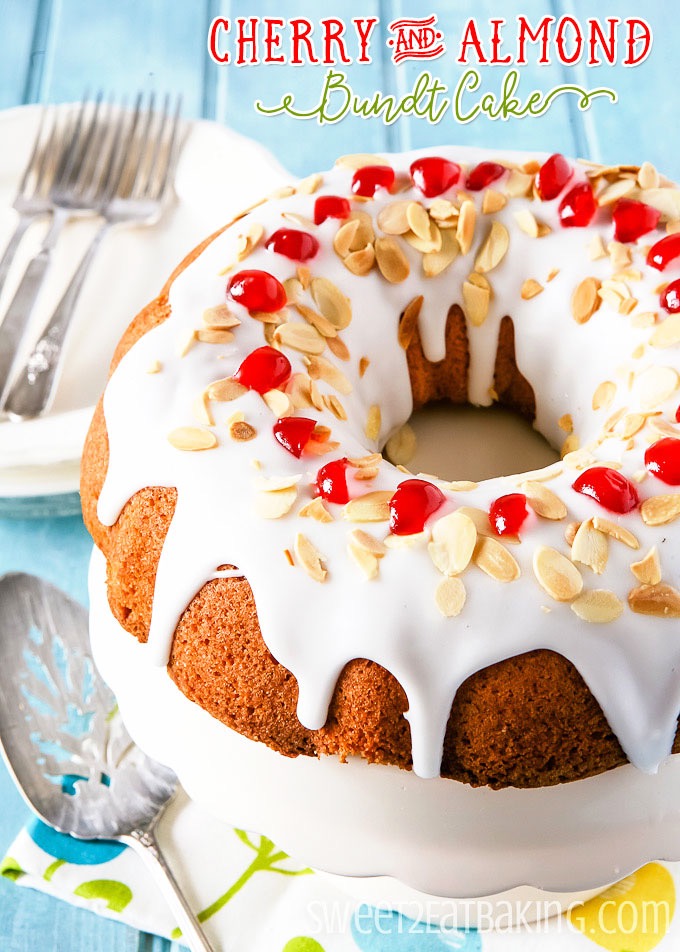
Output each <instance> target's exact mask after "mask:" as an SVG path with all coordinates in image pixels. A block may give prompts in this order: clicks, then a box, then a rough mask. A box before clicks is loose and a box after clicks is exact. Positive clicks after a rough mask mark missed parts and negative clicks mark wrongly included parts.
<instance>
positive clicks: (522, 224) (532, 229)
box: [515, 208, 538, 238]
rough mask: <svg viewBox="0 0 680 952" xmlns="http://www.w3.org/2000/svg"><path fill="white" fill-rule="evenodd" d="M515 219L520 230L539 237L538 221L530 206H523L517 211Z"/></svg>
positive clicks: (530, 235) (531, 236)
mask: <svg viewBox="0 0 680 952" xmlns="http://www.w3.org/2000/svg"><path fill="white" fill-rule="evenodd" d="M515 221H516V222H517V224H518V225H519V228H520V231H523V232H524V234H525V235H529V237H530V238H538V222H537V221H536V219H535V218H534V215H533V213H532V212H530V211H529V209H528V208H522V209H520V211H518V212H515Z"/></svg>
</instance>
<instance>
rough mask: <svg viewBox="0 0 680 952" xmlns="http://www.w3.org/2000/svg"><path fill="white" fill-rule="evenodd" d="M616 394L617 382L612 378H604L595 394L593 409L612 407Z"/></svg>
mask: <svg viewBox="0 0 680 952" xmlns="http://www.w3.org/2000/svg"><path fill="white" fill-rule="evenodd" d="M615 396H616V384H615V383H613V382H612V381H611V380H603V381H602V383H601V384H600V385H599V386H598V387H597V388H596V390H595V393H594V394H593V402H592V407H593V410H602V409H606V408H607V407H610V406H611V405H612V402H613V400H614V397H615Z"/></svg>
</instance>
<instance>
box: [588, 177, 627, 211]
mask: <svg viewBox="0 0 680 952" xmlns="http://www.w3.org/2000/svg"><path fill="white" fill-rule="evenodd" d="M635 187H636V183H635V179H619V180H618V181H617V182H612V184H611V185H608V186H607V187H606V188H605V189H603V190H602V191H601V192H600V194H599V195H598V196H597V204H598V205H599V206H600V207H601V208H602V207H603V206H605V205H613V204H614V202H618V200H619V199H620V198H623V197H624V196H626V195H630V193H631V192H634V191H635Z"/></svg>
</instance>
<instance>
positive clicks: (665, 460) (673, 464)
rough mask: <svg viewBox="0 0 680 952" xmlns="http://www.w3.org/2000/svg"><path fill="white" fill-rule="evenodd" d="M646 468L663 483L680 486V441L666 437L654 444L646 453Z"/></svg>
mask: <svg viewBox="0 0 680 952" xmlns="http://www.w3.org/2000/svg"><path fill="white" fill-rule="evenodd" d="M645 466H646V467H647V469H648V470H649V472H650V473H653V474H654V476H656V478H657V479H660V480H661V482H663V483H668V484H669V485H670V486H680V440H677V439H675V438H674V437H672V436H665V437H664V438H663V439H662V440H657V441H656V443H652V445H651V446H650V447H648V449H647V450H646V452H645Z"/></svg>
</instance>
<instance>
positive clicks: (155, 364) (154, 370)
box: [146, 360, 163, 374]
mask: <svg viewBox="0 0 680 952" xmlns="http://www.w3.org/2000/svg"><path fill="white" fill-rule="evenodd" d="M162 369H163V364H162V363H161V362H160V360H152V361H151V363H150V364H149V366H148V367H147V368H146V372H147V373H148V374H159V373H160V372H161V370H162Z"/></svg>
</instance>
